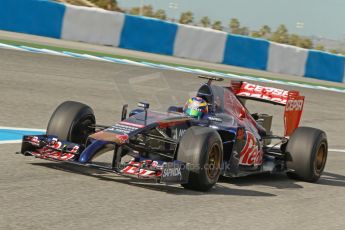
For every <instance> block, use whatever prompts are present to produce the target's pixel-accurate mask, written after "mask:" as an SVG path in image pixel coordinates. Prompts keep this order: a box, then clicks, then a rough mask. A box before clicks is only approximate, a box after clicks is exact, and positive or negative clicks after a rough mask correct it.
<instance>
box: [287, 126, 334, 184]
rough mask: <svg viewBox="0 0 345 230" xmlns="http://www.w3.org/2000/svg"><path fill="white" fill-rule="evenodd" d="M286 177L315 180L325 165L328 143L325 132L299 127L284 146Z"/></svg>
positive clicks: (308, 180)
mask: <svg viewBox="0 0 345 230" xmlns="http://www.w3.org/2000/svg"><path fill="white" fill-rule="evenodd" d="M286 152H287V154H288V158H289V159H287V168H288V169H289V170H292V172H288V173H287V175H288V177H290V178H292V179H299V180H303V181H307V182H316V181H317V180H318V179H319V178H320V176H321V174H322V172H323V170H324V168H325V165H326V160H327V153H328V143H327V137H326V134H325V132H323V131H322V130H319V129H315V128H309V127H299V128H297V129H296V130H295V131H294V132H293V134H292V135H291V137H290V140H289V142H288V144H287V146H286Z"/></svg>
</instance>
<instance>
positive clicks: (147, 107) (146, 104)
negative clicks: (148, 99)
mask: <svg viewBox="0 0 345 230" xmlns="http://www.w3.org/2000/svg"><path fill="white" fill-rule="evenodd" d="M138 107H140V108H143V109H144V111H145V125H146V122H147V110H148V109H149V108H150V104H149V103H145V102H139V103H138Z"/></svg>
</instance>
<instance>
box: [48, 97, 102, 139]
mask: <svg viewBox="0 0 345 230" xmlns="http://www.w3.org/2000/svg"><path fill="white" fill-rule="evenodd" d="M95 123H96V118H95V115H94V113H93V110H92V109H91V108H90V107H89V106H87V105H85V104H83V103H80V102H75V101H65V102H63V103H62V104H60V105H59V106H58V107H57V108H56V110H55V111H54V113H53V114H52V116H51V118H50V120H49V123H48V126H47V134H48V135H55V136H57V137H58V138H59V140H62V141H70V142H73V143H77V144H85V142H86V139H87V137H88V136H89V135H90V134H92V133H94V132H95V128H92V127H91V126H93V125H95Z"/></svg>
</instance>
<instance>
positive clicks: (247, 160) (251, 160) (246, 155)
mask: <svg viewBox="0 0 345 230" xmlns="http://www.w3.org/2000/svg"><path fill="white" fill-rule="evenodd" d="M246 134H247V141H246V144H245V146H244V148H243V150H242V152H241V154H240V164H242V165H253V164H254V165H261V164H262V157H263V153H262V151H261V150H259V148H258V143H257V141H256V138H255V136H254V135H253V134H252V133H251V132H248V131H247V132H246Z"/></svg>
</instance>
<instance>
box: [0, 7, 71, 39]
mask: <svg viewBox="0 0 345 230" xmlns="http://www.w3.org/2000/svg"><path fill="white" fill-rule="evenodd" d="M65 9H66V6H65V5H64V4H60V3H55V2H51V1H45V0H1V1H0V29H1V30H8V31H13V32H20V33H28V34H34V35H39V36H46V37H53V38H60V37H61V28H62V23H63V17H64V14H65Z"/></svg>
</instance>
